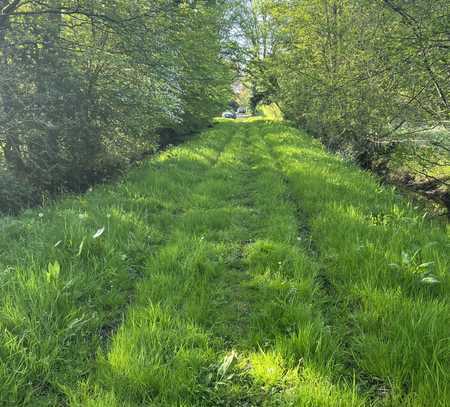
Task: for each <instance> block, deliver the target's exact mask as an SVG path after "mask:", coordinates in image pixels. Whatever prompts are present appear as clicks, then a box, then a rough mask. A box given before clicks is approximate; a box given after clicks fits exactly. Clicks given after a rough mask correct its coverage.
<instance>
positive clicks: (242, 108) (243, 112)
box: [237, 106, 247, 114]
mask: <svg viewBox="0 0 450 407" xmlns="http://www.w3.org/2000/svg"><path fill="white" fill-rule="evenodd" d="M237 112H238V113H240V114H245V113H246V112H247V110H246V109H245V107H242V106H241V107H240V108H238V110H237Z"/></svg>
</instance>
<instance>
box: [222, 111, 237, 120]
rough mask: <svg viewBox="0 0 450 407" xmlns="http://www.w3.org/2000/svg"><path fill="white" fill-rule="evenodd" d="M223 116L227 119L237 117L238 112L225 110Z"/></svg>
mask: <svg viewBox="0 0 450 407" xmlns="http://www.w3.org/2000/svg"><path fill="white" fill-rule="evenodd" d="M222 117H223V118H225V119H236V113H234V112H223V113H222Z"/></svg>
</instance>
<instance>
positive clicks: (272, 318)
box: [0, 121, 450, 407]
mask: <svg viewBox="0 0 450 407" xmlns="http://www.w3.org/2000/svg"><path fill="white" fill-rule="evenodd" d="M0 228H1V231H2V235H3V236H5V239H3V240H2V241H1V242H0V250H1V252H2V256H1V258H0V270H2V272H1V276H0V294H1V298H0V335H1V342H0V379H1V384H0V405H11V406H13V405H26V406H48V405H51V406H60V405H71V406H108V407H114V406H311V407H313V406H314V407H315V406H365V405H380V406H428V405H433V406H446V405H448V403H449V401H450V394H449V387H448V382H449V372H448V365H449V362H450V360H449V358H450V349H449V342H448V338H449V336H450V335H449V322H450V321H448V316H449V312H448V311H449V309H448V302H447V297H446V295H448V292H449V279H448V275H447V274H446V273H447V272H448V268H449V264H450V259H449V255H448V252H449V250H448V248H449V239H448V231H447V232H446V231H444V230H443V229H442V227H441V226H438V225H432V224H431V222H429V221H428V220H427V219H425V218H424V216H423V214H421V213H419V212H418V211H417V210H415V209H413V208H411V207H410V206H409V205H408V204H407V203H406V202H403V201H402V200H401V198H399V197H398V196H396V194H395V193H394V192H393V191H390V190H386V189H383V188H380V187H379V186H378V185H377V183H376V182H375V180H373V179H372V178H371V177H370V176H369V175H367V174H364V173H361V172H360V171H358V170H356V169H355V168H352V167H351V166H350V165H347V164H345V163H344V162H342V161H341V160H339V159H338V158H337V157H334V156H330V155H328V154H326V153H325V152H324V151H323V150H322V149H321V148H320V146H318V145H317V144H316V143H315V142H313V141H312V140H311V139H309V138H308V137H306V136H303V135H301V134H300V133H298V132H297V131H294V130H292V129H289V128H288V127H286V126H284V125H282V124H276V123H270V122H262V121H259V122H258V121H256V122H251V121H249V122H234V123H231V122H227V123H221V124H219V125H217V126H216V127H215V128H214V129H212V130H210V131H208V132H206V133H204V134H203V135H201V136H199V137H198V138H196V139H195V140H193V141H191V142H189V143H187V144H185V145H183V146H179V147H177V148H174V149H172V150H169V151H167V152H164V153H162V154H161V155H159V156H158V157H156V158H155V159H153V160H151V161H149V162H148V163H146V164H145V165H143V167H142V168H139V169H137V170H135V171H134V172H133V173H132V174H130V176H129V177H128V178H127V179H126V180H124V181H123V182H121V183H120V184H119V185H117V186H115V187H108V186H106V187H101V188H98V189H97V190H95V191H93V192H91V193H90V194H88V195H86V196H85V197H81V198H73V199H67V200H65V201H64V202H62V203H60V204H58V205H56V206H54V207H50V208H48V209H46V210H45V211H43V212H42V213H39V212H38V211H29V212H28V213H26V214H24V215H23V216H22V217H20V218H18V219H4V220H2V221H1V224H0ZM96 232H97V233H96ZM430 403H431V404H430Z"/></svg>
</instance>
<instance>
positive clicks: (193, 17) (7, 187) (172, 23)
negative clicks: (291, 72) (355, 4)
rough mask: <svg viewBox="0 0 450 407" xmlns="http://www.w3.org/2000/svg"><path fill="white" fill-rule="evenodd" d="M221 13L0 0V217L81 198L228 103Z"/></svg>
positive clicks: (147, 5) (131, 4)
mask: <svg viewBox="0 0 450 407" xmlns="http://www.w3.org/2000/svg"><path fill="white" fill-rule="evenodd" d="M223 13H224V8H223V6H222V5H221V4H220V3H219V2H217V1H207V0H204V1H202V0H198V1H183V0H152V1H150V2H149V1H144V0H134V1H127V0H109V1H103V0H96V1H93V0H46V1H42V0H0V211H4V212H14V211H16V210H18V209H19V208H21V207H24V206H27V205H30V204H36V203H39V202H40V200H41V199H42V197H43V196H51V195H52V194H55V193H58V192H60V191H82V190H84V189H86V188H87V187H88V186H89V185H91V184H92V183H93V182H96V181H98V180H101V179H103V178H105V177H107V176H109V175H110V174H112V173H115V172H117V170H118V169H120V168H121V167H123V166H124V165H126V164H127V163H129V162H130V161H131V160H133V159H135V158H136V157H138V156H140V155H142V154H144V153H146V152H149V151H153V150H154V149H155V146H157V145H158V144H159V143H161V142H172V140H173V138H174V137H177V136H178V135H180V134H189V133H192V132H195V131H197V130H198V129H200V128H202V127H204V126H205V125H207V124H208V123H209V122H210V120H211V118H212V117H213V116H215V115H217V113H218V112H219V111H220V109H221V108H222V106H223V105H225V104H226V102H227V101H228V99H229V96H230V89H229V83H230V82H231V77H230V69H229V64H228V63H227V62H226V60H225V58H224V56H223V55H222V54H223V53H222V42H223V26H222V16H223Z"/></svg>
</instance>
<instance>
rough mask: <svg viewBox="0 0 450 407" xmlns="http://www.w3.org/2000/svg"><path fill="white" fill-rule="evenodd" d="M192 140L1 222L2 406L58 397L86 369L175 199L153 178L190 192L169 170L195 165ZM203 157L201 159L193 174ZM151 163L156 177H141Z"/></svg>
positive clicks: (220, 143)
mask: <svg viewBox="0 0 450 407" xmlns="http://www.w3.org/2000/svg"><path fill="white" fill-rule="evenodd" d="M196 143H197V142H196V141H194V142H190V143H187V144H186V146H183V147H178V148H177V149H174V150H172V151H168V152H164V153H162V154H160V155H159V156H157V157H156V158H154V159H153V160H151V161H150V164H148V165H146V166H145V167H144V168H142V169H138V170H135V171H133V172H132V173H131V174H130V175H129V176H128V177H127V178H126V180H124V181H122V182H120V183H118V184H117V185H116V186H114V187H111V186H103V187H98V188H96V190H95V191H94V192H92V193H89V194H87V195H85V196H82V197H80V198H78V199H74V198H69V199H66V200H64V201H62V202H61V203H59V204H57V205H54V206H51V207H49V208H45V209H41V211H42V212H41V214H40V215H39V216H37V211H33V210H31V211H28V212H27V213H25V215H23V216H22V217H20V218H18V219H17V220H10V221H9V222H7V221H3V222H2V223H3V225H2V232H3V235H4V236H5V237H6V238H7V239H5V240H2V242H1V243H0V244H1V251H2V258H1V260H0V262H1V264H2V266H3V267H2V268H4V266H7V269H10V270H11V272H10V273H2V275H1V287H0V289H1V291H2V300H1V313H0V315H1V318H0V324H1V328H2V341H1V344H0V355H1V356H2V360H1V362H0V377H1V379H2V383H1V385H0V404H2V405H17V406H21V405H32V406H38V405H64V404H65V403H66V401H67V397H70V396H69V395H70V393H71V391H72V390H71V389H70V388H71V387H72V386H73V385H74V384H75V383H76V382H77V381H78V380H80V377H83V376H88V375H89V373H90V372H92V370H93V369H94V365H93V359H94V358H95V353H96V352H97V350H98V349H99V348H101V347H104V346H105V345H106V343H107V342H108V339H109V336H110V335H111V334H112V333H113V332H114V330H115V328H116V326H117V325H118V323H119V322H120V321H121V320H122V315H123V313H124V310H125V309H126V308H127V306H128V305H129V304H130V302H132V297H133V292H134V288H135V285H136V283H137V281H138V280H139V278H140V277H141V276H140V274H141V272H142V268H143V266H144V263H145V262H146V261H147V257H148V255H149V254H148V253H149V251H150V250H152V251H153V252H154V251H156V250H157V249H158V247H159V246H160V245H161V244H163V243H164V238H163V234H164V233H165V232H166V231H167V228H168V227H170V222H167V219H170V218H172V217H173V216H174V215H175V212H177V207H178V206H179V205H180V204H181V203H182V201H178V202H173V201H172V202H169V200H168V198H170V194H169V195H168V194H167V193H166V190H165V189H162V188H160V187H161V183H164V182H165V181H168V180H171V182H172V183H171V191H169V192H172V193H177V194H179V192H180V188H184V193H185V194H186V195H187V196H188V194H189V192H190V190H189V187H190V183H189V182H188V180H183V179H180V178H177V176H179V175H180V173H185V172H189V171H193V170H194V168H193V166H192V164H189V163H188V164H189V165H184V164H186V163H183V162H182V160H181V157H180V154H181V155H182V152H183V151H184V150H183V149H188V148H191V149H192V150H194V151H195V150H197V148H196V145H197V144H196ZM226 143H228V139H227V138H226V137H222V138H220V139H214V138H211V139H210V145H209V146H204V147H203V149H207V148H209V147H213V148H215V149H216V150H217V153H219V152H220V151H221V149H222V148H223V147H224V146H225V145H226ZM188 146H190V147H188ZM173 160H176V161H177V167H176V168H171V167H172V162H173ZM180 160H181V161H180ZM211 160H212V162H214V157H208V156H205V157H203V161H202V162H201V161H199V162H198V165H197V168H196V173H201V167H202V166H203V164H205V163H208V162H211ZM150 171H155V174H159V175H160V178H161V179H160V180H157V179H155V178H151V179H149V175H148V173H149V172H150ZM150 176H152V175H150ZM195 182H196V180H195V179H194V180H193V184H195ZM142 183H145V184H146V187H147V188H146V189H147V191H145V189H143V188H139V187H138V186H139V184H141V185H142ZM163 187H164V188H166V189H167V185H164V186H163ZM148 189H150V190H148ZM150 220H153V222H152V226H151V227H149V226H148V224H147V222H149V221H150ZM159 220H160V221H159ZM102 226H104V227H105V229H104V233H103V234H102V235H101V236H100V237H99V238H98V239H92V237H90V236H92V234H93V233H94V232H95V230H97V229H99V228H101V227H102ZM55 242H59V243H58V244H55ZM55 260H56V261H55ZM49 263H50V264H51V265H52V266H51V267H50V266H48V264H49ZM47 266H48V267H47ZM12 271H14V272H12ZM51 273H53V274H51ZM68 394H69V395H68Z"/></svg>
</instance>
